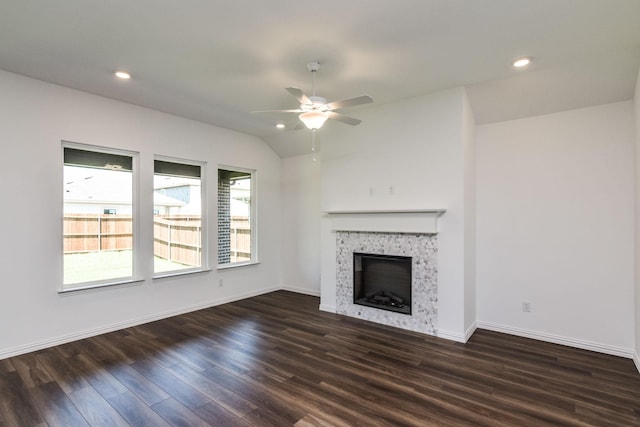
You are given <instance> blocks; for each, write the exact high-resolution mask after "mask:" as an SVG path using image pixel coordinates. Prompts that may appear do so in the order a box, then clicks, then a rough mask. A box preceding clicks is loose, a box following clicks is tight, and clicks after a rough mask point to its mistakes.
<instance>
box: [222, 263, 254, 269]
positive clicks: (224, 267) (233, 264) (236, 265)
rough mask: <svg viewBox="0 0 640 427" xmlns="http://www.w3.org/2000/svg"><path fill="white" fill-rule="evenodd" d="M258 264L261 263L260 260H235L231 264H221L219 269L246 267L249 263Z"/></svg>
mask: <svg viewBox="0 0 640 427" xmlns="http://www.w3.org/2000/svg"><path fill="white" fill-rule="evenodd" d="M258 264H260V261H246V262H234V263H229V264H219V265H218V270H227V269H229V268H236V267H246V266H249V265H258Z"/></svg>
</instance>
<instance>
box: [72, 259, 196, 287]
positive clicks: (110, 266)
mask: <svg viewBox="0 0 640 427" xmlns="http://www.w3.org/2000/svg"><path fill="white" fill-rule="evenodd" d="M187 267H189V266H186V265H184V264H178V263H176V262H171V261H167V260H166V259H162V258H158V257H155V258H154V269H155V272H156V273H160V272H165V271H173V270H181V269H183V268H187ZM132 274H133V252H132V251H103V252H88V253H81V254H65V255H64V283H65V284H66V285H70V284H75V283H84V282H95V281H98V280H108V279H117V278H120V277H131V276H132Z"/></svg>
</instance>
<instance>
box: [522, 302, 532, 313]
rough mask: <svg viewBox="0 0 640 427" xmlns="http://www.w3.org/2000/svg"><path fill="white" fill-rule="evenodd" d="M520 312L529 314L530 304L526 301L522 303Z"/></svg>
mask: <svg viewBox="0 0 640 427" xmlns="http://www.w3.org/2000/svg"><path fill="white" fill-rule="evenodd" d="M522 311H524V312H525V313H531V303H530V302H528V301H523V302H522Z"/></svg>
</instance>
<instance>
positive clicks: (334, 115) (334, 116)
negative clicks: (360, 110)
mask: <svg viewBox="0 0 640 427" xmlns="http://www.w3.org/2000/svg"><path fill="white" fill-rule="evenodd" d="M328 113H329V118H330V119H333V120H337V121H339V122H342V123H346V124H348V125H351V126H356V125H359V124H360V123H362V120H360V119H356V118H353V117H349V116H345V115H344V114H340V113H336V112H335V111H329V112H328Z"/></svg>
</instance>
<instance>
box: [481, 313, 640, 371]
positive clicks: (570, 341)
mask: <svg viewBox="0 0 640 427" xmlns="http://www.w3.org/2000/svg"><path fill="white" fill-rule="evenodd" d="M477 327H478V328H479V329H486V330H489V331H495V332H503V333H505V334H511V335H516V336H519V337H524V338H532V339H534V340H539V341H547V342H551V343H554V344H561V345H566V346H569V347H575V348H581V349H583V350H590V351H596V352H598V353H604V354H611V355H613V356H620V357H626V358H628V359H631V358H634V351H633V350H632V349H629V348H622V347H616V346H613V345H607V344H600V343H596V342H592V341H586V340H579V339H575V338H568V337H563V336H560V335H554V334H547V333H544V332H538V331H531V330H527V329H520V328H514V327H511V326H505V325H499V324H496V323H490V322H482V321H478V322H477ZM636 357H637V355H636ZM634 360H635V362H636V366H637V367H638V370H640V363H639V362H640V360H638V359H634Z"/></svg>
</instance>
